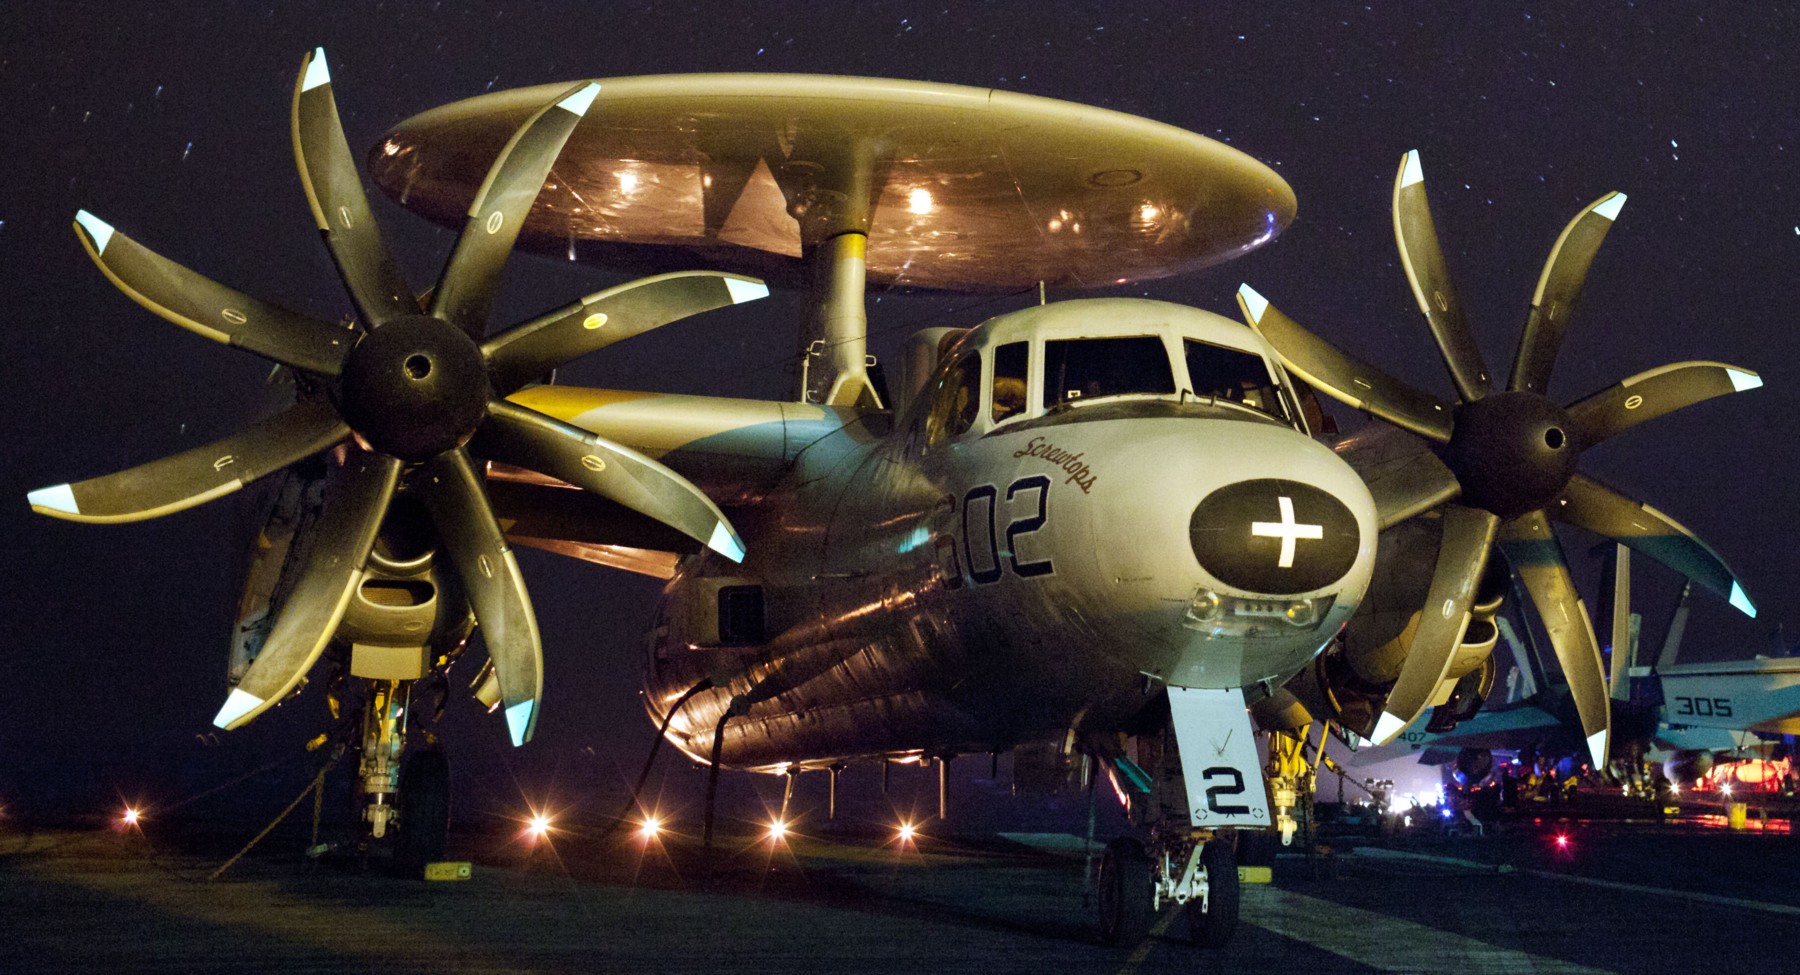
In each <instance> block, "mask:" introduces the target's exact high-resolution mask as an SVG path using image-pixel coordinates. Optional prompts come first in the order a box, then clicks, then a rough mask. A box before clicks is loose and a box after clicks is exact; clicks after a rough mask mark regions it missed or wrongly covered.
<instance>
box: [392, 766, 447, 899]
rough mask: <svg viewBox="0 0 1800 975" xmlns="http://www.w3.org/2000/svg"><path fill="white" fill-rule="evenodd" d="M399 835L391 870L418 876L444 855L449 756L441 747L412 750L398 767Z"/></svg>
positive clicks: (396, 840)
mask: <svg viewBox="0 0 1800 975" xmlns="http://www.w3.org/2000/svg"><path fill="white" fill-rule="evenodd" d="M399 796H400V821H399V826H400V835H399V836H398V837H396V838H395V841H394V861H393V865H394V873H395V874H397V875H399V876H402V877H413V878H415V879H416V878H418V877H420V876H423V875H424V873H425V865H426V864H427V863H433V862H436V861H438V860H442V859H443V858H444V849H445V847H446V846H448V844H449V839H450V760H449V759H448V758H445V757H444V753H443V752H441V751H435V750H434V751H419V752H414V753H413V754H412V755H411V756H409V757H408V758H407V760H406V766H405V767H404V768H402V769H401V770H400V793H399Z"/></svg>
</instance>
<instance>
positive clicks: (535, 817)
mask: <svg viewBox="0 0 1800 975" xmlns="http://www.w3.org/2000/svg"><path fill="white" fill-rule="evenodd" d="M550 829H551V823H550V817H549V816H548V815H547V814H545V813H532V814H531V819H530V820H528V821H527V822H526V824H525V837H526V838H527V839H529V840H531V842H533V843H536V842H537V841H538V840H541V839H543V838H544V837H546V836H549V835H550Z"/></svg>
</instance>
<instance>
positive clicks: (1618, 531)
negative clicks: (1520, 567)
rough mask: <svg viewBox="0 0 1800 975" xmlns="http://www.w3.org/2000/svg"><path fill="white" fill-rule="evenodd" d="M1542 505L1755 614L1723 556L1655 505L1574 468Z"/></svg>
mask: <svg viewBox="0 0 1800 975" xmlns="http://www.w3.org/2000/svg"><path fill="white" fill-rule="evenodd" d="M1546 511H1547V512H1548V513H1549V515H1550V517H1552V518H1555V519H1556V520H1558V521H1561V522H1566V523H1568V524H1571V525H1576V526H1578V527H1581V528H1585V529H1587V530H1588V531H1591V532H1593V533H1594V534H1596V535H1604V536H1605V537H1607V538H1610V539H1613V540H1614V541H1617V542H1619V543H1620V544H1623V545H1628V546H1630V547H1631V549H1632V551H1634V552H1640V553H1642V554H1644V555H1646V556H1648V557H1650V558H1653V559H1655V560H1656V561H1658V562H1661V563H1662V564H1663V565H1666V566H1668V567H1669V568H1671V569H1673V570H1675V571H1676V572H1679V573H1681V574H1682V575H1684V576H1686V577H1688V578H1689V579H1692V580H1694V581H1695V582H1698V583H1699V584H1700V585H1702V586H1705V587H1706V588H1707V589H1711V590H1712V591H1713V592H1715V593H1717V594H1718V595H1719V596H1720V598H1722V599H1725V600H1727V601H1728V602H1730V603H1731V605H1732V606H1734V607H1736V608H1737V610H1738V611H1739V612H1741V613H1743V614H1744V615H1745V616H1749V617H1752V618H1754V617H1755V616H1756V605H1755V604H1754V603H1752V602H1751V601H1750V597H1749V596H1748V595H1747V594H1746V593H1745V592H1744V587H1743V586H1742V585H1741V584H1740V583H1739V582H1738V580H1737V576H1736V574H1734V573H1733V572H1732V571H1731V568H1730V567H1729V566H1727V565H1726V564H1725V560H1724V559H1721V558H1719V554H1718V553H1717V552H1714V551H1713V550H1712V548H1711V546H1709V545H1707V544H1706V543H1705V542H1703V541H1701V540H1700V539H1699V537H1698V536H1696V535H1695V534H1694V533H1693V532H1691V531H1688V530H1687V529H1686V528H1685V527H1683V526H1682V525H1681V524H1680V523H1678V522H1676V521H1675V519H1673V518H1670V517H1669V516H1668V515H1665V514H1663V513H1662V512H1660V511H1658V510H1656V509H1655V508H1652V507H1650V506H1649V505H1647V504H1642V503H1639V502H1637V501H1633V500H1631V499H1630V498H1627V497H1625V496H1624V495H1622V494H1620V493H1619V492H1617V491H1615V490H1613V489H1612V488H1609V487H1607V486H1606V485H1604V484H1601V483H1600V482H1599V481H1596V480H1594V479H1593V478H1591V477H1586V476H1584V475H1581V474H1577V475H1575V476H1574V477H1573V478H1570V479H1569V484H1568V486H1567V487H1565V488H1563V492H1562V495H1561V496H1560V497H1559V498H1558V499H1557V500H1556V502H1555V503H1554V504H1552V505H1551V506H1550V507H1549V508H1547V509H1546Z"/></svg>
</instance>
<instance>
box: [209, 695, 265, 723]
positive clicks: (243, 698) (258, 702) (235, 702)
mask: <svg viewBox="0 0 1800 975" xmlns="http://www.w3.org/2000/svg"><path fill="white" fill-rule="evenodd" d="M262 704H263V699H262V698H260V697H257V696H256V695H255V694H252V693H250V692H249V691H246V690H243V689H242V688H237V687H234V688H232V689H231V694H230V696H228V697H227V698H225V706H224V707H222V708H220V709H219V714H218V716H217V717H215V718H213V727H215V728H229V727H231V726H232V725H234V724H236V723H237V722H238V721H239V720H241V719H242V718H243V717H244V715H246V714H249V713H250V712H252V711H255V710H256V709H257V708H260V707H262Z"/></svg>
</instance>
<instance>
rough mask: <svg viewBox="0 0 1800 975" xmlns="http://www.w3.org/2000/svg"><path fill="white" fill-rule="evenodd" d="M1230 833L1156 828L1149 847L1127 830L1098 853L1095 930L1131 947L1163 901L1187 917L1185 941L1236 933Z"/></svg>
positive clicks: (1213, 941)
mask: <svg viewBox="0 0 1800 975" xmlns="http://www.w3.org/2000/svg"><path fill="white" fill-rule="evenodd" d="M1233 840H1234V837H1233V835H1232V834H1231V833H1229V832H1227V833H1210V832H1207V831H1185V830H1184V831H1168V832H1164V831H1161V830H1158V831H1157V832H1156V834H1155V835H1153V837H1152V839H1151V847H1150V849H1149V850H1146V849H1145V848H1144V844H1142V843H1140V842H1138V841H1137V840H1135V839H1132V838H1131V837H1128V836H1121V837H1119V838H1117V839H1115V840H1113V841H1112V842H1110V843H1108V844H1106V852H1105V853H1103V854H1102V855H1101V858H1100V877H1099V884H1098V886H1099V891H1098V893H1099V897H1098V904H1099V912H1100V937H1101V938H1102V939H1103V940H1105V941H1106V943H1107V944H1111V945H1121V946H1131V945H1136V944H1137V943H1139V942H1141V941H1143V940H1144V938H1146V937H1148V936H1149V934H1150V927H1151V924H1152V922H1153V921H1154V920H1155V918H1156V916H1157V915H1158V914H1159V913H1161V911H1162V909H1163V908H1164V907H1166V906H1168V905H1170V904H1173V905H1176V906H1178V907H1180V908H1181V909H1182V911H1183V913H1184V914H1185V915H1186V916H1187V922H1188V940H1190V941H1192V942H1193V943H1194V944H1196V945H1198V946H1200V947H1202V948H1223V947H1225V945H1226V944H1227V943H1229V942H1230V941H1231V936H1232V935H1233V934H1235V933H1236V932H1237V922H1238V905H1239V903H1240V901H1241V899H1242V888H1241V886H1240V883H1241V882H1240V881H1239V879H1238V868H1237V852H1236V850H1235V849H1234V848H1233Z"/></svg>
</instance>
